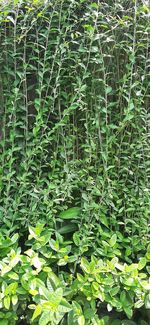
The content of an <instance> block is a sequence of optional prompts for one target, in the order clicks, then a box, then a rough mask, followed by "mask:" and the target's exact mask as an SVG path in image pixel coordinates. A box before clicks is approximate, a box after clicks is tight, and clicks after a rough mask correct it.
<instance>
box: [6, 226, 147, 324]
mask: <svg viewBox="0 0 150 325" xmlns="http://www.w3.org/2000/svg"><path fill="white" fill-rule="evenodd" d="M31 228H32V231H31ZM43 231H44V229H43V224H42V225H40V224H38V225H37V226H36V228H33V227H29V232H30V234H29V241H28V242H27V244H28V245H29V243H30V245H31V241H32V246H31V248H29V249H27V250H25V251H24V252H23V253H21V250H20V248H18V247H15V249H11V251H10V252H9V253H6V255H5V256H3V258H2V260H1V262H0V270H1V271H0V319H1V321H2V322H3V323H4V324H5V323H6V324H16V322H17V321H19V319H22V320H24V321H26V322H27V323H29V324H32V323H33V324H37V323H38V324H39V325H41V324H42V325H46V324H51V325H55V324H56V325H57V324H62V325H63V324H69V325H73V324H75V325H84V324H89V325H90V324H97V325H99V324H109V323H110V322H112V319H113V316H110V317H109V316H107V317H104V318H103V319H101V308H103V309H104V308H107V310H108V314H109V312H110V311H112V309H113V310H116V311H117V312H118V313H121V312H124V313H125V314H126V316H127V318H128V319H131V318H132V316H133V312H135V310H136V309H141V307H143V308H145V319H146V310H147V309H149V305H150V295H149V290H150V278H148V276H147V274H146V273H145V271H144V272H143V271H142V272H141V269H142V268H144V269H145V267H146V264H147V263H148V262H149V261H148V260H147V259H146V258H145V260H143V259H142V260H140V261H139V263H136V264H135V263H134V264H130V265H127V264H122V263H120V262H119V261H118V258H117V257H115V258H113V259H110V260H108V259H106V260H105V261H104V260H101V259H97V258H95V257H92V258H91V261H88V260H87V259H86V258H85V257H82V258H81V261H78V270H79V271H80V273H79V272H78V271H74V270H72V272H71V270H70V272H67V271H65V272H64V270H63V266H64V265H65V264H63V263H60V256H61V254H62V256H61V259H63V257H64V254H67V253H66V252H68V249H69V248H68V247H69V246H68V245H67V243H66V242H64V241H63V238H62V236H60V235H59V236H60V238H59V241H60V239H61V244H63V248H61V247H60V246H59V241H58V240H57V241H55V240H53V239H50V234H49V236H48V232H46V233H45V235H43V233H42V232H43ZM4 241H5V239H4ZM45 244H46V250H45V251H44V253H43V247H45ZM48 247H49V250H48ZM48 252H49V254H48ZM56 253H57V255H56ZM53 261H55V264H56V263H57V265H59V270H58V269H56V265H55V264H53ZM65 261H66V264H69V263H70V260H69V258H68V260H67V259H66V260H65ZM73 262H74V261H73V260H72V261H71V263H73ZM115 316H116V315H115ZM147 319H148V316H147ZM66 322H67V323H66ZM118 322H119V323H118V324H127V325H128V324H132V323H133V324H134V322H129V321H127V320H126V321H123V320H121V318H120V321H119V320H118ZM139 324H140V323H139Z"/></svg>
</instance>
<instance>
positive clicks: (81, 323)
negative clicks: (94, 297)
mask: <svg viewBox="0 0 150 325" xmlns="http://www.w3.org/2000/svg"><path fill="white" fill-rule="evenodd" d="M78 325H85V318H84V316H83V315H81V316H79V317H78Z"/></svg>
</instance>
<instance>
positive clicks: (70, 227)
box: [57, 223, 77, 235]
mask: <svg viewBox="0 0 150 325" xmlns="http://www.w3.org/2000/svg"><path fill="white" fill-rule="evenodd" d="M76 230H77V225H76V224H73V223H72V224H70V225H66V226H63V227H61V228H60V229H58V230H57V231H58V232H59V233H60V234H61V235H62V234H68V233H70V232H74V231H76Z"/></svg>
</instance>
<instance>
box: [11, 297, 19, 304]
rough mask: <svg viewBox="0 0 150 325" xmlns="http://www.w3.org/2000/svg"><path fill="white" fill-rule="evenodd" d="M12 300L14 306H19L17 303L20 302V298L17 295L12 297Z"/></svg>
mask: <svg viewBox="0 0 150 325" xmlns="http://www.w3.org/2000/svg"><path fill="white" fill-rule="evenodd" d="M11 300H12V304H13V306H15V305H16V304H17V302H18V297H17V295H14V296H12V298H11Z"/></svg>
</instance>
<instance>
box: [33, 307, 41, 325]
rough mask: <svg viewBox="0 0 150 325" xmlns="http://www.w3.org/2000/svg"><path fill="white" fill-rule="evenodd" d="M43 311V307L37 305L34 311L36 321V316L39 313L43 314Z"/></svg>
mask: <svg viewBox="0 0 150 325" xmlns="http://www.w3.org/2000/svg"><path fill="white" fill-rule="evenodd" d="M41 312H42V307H41V306H40V305H37V306H36V309H35V311H34V313H33V316H32V321H34V320H35V318H37V317H38V316H39V315H41Z"/></svg>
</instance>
